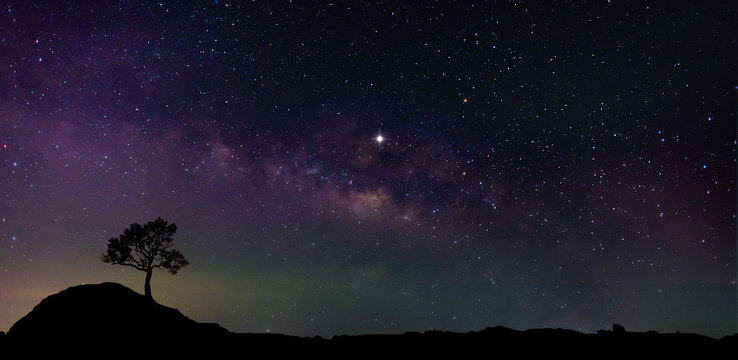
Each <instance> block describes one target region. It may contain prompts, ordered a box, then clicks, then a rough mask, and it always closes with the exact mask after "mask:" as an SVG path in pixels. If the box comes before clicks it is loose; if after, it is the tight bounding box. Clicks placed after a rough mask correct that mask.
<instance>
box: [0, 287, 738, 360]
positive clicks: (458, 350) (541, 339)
mask: <svg viewBox="0 0 738 360" xmlns="http://www.w3.org/2000/svg"><path fill="white" fill-rule="evenodd" d="M39 344H42V345H43V346H40V345H39ZM736 345H738V334H736V335H731V336H726V337H723V338H722V339H714V338H711V337H707V336H703V335H698V334H688V333H679V332H677V333H669V334H660V333H658V332H655V331H649V332H645V333H641V332H629V331H626V330H625V328H624V327H623V326H621V325H618V324H615V325H614V326H613V330H600V331H599V332H598V333H596V334H584V333H580V332H577V331H574V330H566V329H531V330H525V331H520V330H514V329H509V328H506V327H502V326H497V327H488V328H486V329H484V330H481V331H471V332H468V333H457V332H448V331H437V330H431V331H426V332H424V333H418V332H407V333H404V334H396V335H391V334H387V335H373V334H367V335H352V336H349V335H338V336H334V337H332V338H331V339H323V338H321V337H318V336H316V337H312V338H308V337H297V336H289V335H281V334H248V333H247V334H237V333H233V332H230V331H228V330H226V329H224V328H223V327H221V326H220V325H218V324H205V323H198V322H195V321H194V320H192V319H189V318H187V317H186V316H184V315H183V314H182V313H180V312H179V311H178V310H177V309H174V308H170V307H167V306H164V305H161V304H158V303H156V301H154V300H153V299H151V298H148V297H146V296H144V295H141V294H139V293H137V292H135V291H133V290H131V289H129V288H127V287H125V286H123V285H121V284H117V283H110V282H106V283H101V284H92V285H79V286H73V287H70V288H68V289H66V290H63V291H61V292H59V293H57V294H54V295H50V296H48V297H47V298H45V299H43V300H42V301H41V302H40V303H39V304H38V305H37V306H36V307H34V308H33V310H32V311H31V312H30V313H28V314H27V315H26V316H24V317H23V318H21V319H20V320H18V321H17V322H16V323H15V324H14V325H13V326H12V327H11V328H10V329H9V330H8V333H7V334H3V333H2V332H0V357H4V356H3V355H5V354H7V353H10V354H14V353H18V354H26V355H28V354H100V353H101V352H103V353H105V352H110V351H111V350H114V351H121V352H122V353H121V355H122V354H123V352H130V351H132V350H135V351H139V349H140V351H142V353H143V354H144V355H150V356H154V355H160V354H161V355H164V354H169V355H171V354H182V355H193V354H209V355H213V354H223V355H229V354H232V353H233V352H234V351H246V352H247V354H250V355H254V354H263V352H265V351H266V352H269V354H270V356H276V357H280V356H287V355H299V356H305V355H307V354H313V355H320V356H323V357H337V358H338V357H340V358H346V357H354V356H357V355H362V357H366V356H389V355H398V354H408V355H413V356H416V357H417V356H428V357H438V356H453V357H459V356H470V357H471V356H475V357H477V356H479V354H484V355H490V356H504V355H505V354H508V352H509V351H515V352H516V355H523V356H525V355H548V356H553V355H557V357H558V356H565V357H568V358H579V357H582V358H584V357H586V358H592V357H612V356H613V355H618V356H627V355H633V354H636V353H637V354H639V355H644V354H653V355H660V356H663V355H670V354H673V355H680V356H684V355H688V354H695V355H700V356H702V357H704V356H705V355H706V354H713V353H714V354H719V353H721V352H722V351H728V350H732V349H735V348H736ZM115 349H117V350H115ZM239 354H241V353H239ZM113 355H115V354H114V353H113ZM114 357H115V356H114ZM144 357H146V356H144ZM392 357H394V356H392Z"/></svg>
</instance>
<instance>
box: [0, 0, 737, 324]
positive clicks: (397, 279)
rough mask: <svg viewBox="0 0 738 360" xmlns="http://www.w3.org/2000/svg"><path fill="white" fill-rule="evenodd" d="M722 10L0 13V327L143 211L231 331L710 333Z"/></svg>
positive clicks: (91, 265) (173, 284)
mask: <svg viewBox="0 0 738 360" xmlns="http://www.w3.org/2000/svg"><path fill="white" fill-rule="evenodd" d="M735 10H736V8H735V6H734V5H731V4H729V2H725V3H713V4H710V5H700V4H695V3H692V2H685V3H684V4H682V3H681V2H679V1H675V2H668V3H657V4H649V3H643V2H635V3H631V4H623V3H622V2H620V1H613V2H612V3H611V2H610V1H597V2H594V3H591V4H590V3H587V4H566V3H564V4H560V3H555V4H554V3H551V4H543V5H541V4H533V3H528V2H523V1H519V2H507V1H500V2H489V3H471V2H460V3H456V4H447V3H436V2H428V3H427V4H426V3H423V2H419V3H417V4H408V3H405V2H382V3H378V4H373V3H367V2H335V3H327V2H299V1H298V2H277V1H274V2H248V3H245V2H244V3H242V2H227V1H215V2H203V3H199V4H194V3H189V2H180V1H167V2H147V3H142V4H138V3H131V2H114V1H105V2H102V1H100V2H98V1H95V2H80V4H77V3H76V2H73V4H66V3H62V2H59V3H56V2H52V4H46V3H39V4H34V3H32V2H28V1H11V2H10V3H9V4H6V5H4V6H3V7H2V8H1V9H0V76H1V78H2V86H1V87H0V197H1V198H2V201H1V202H0V217H1V218H2V219H1V220H0V221H1V222H0V245H2V250H1V251H0V287H1V288H2V291H0V305H1V306H0V330H7V329H8V328H9V327H10V326H11V325H12V324H13V323H14V322H15V321H16V320H18V319H19V318H20V317H22V316H23V315H24V314H26V313H27V312H29V311H30V310H31V309H32V307H33V306H34V305H36V304H37V303H38V302H39V301H40V300H41V299H43V298H44V297H45V296H47V295H49V294H52V293H54V292H57V291H59V290H62V289H64V288H66V287H68V286H72V285H76V284H80V283H96V282H102V281H116V282H121V283H123V284H125V285H127V286H130V287H131V288H133V289H135V290H137V291H140V292H142V290H143V274H142V273H140V272H136V271H134V270H132V269H129V268H123V267H119V266H118V267H116V266H110V265H108V264H104V263H102V262H101V261H100V256H101V255H102V253H103V251H104V250H105V247H106V241H107V239H109V238H110V237H112V236H117V235H118V234H120V233H121V232H122V231H123V230H124V229H125V228H126V227H127V226H128V225H129V224H131V223H133V222H138V223H145V222H147V221H150V220H153V219H155V218H156V217H162V218H164V219H166V220H167V221H170V222H174V223H176V224H177V226H178V232H177V234H176V236H175V244H177V247H179V248H180V249H181V250H182V252H183V254H184V255H185V256H186V257H187V259H188V260H189V261H190V266H188V267H187V268H185V269H183V270H182V271H181V272H180V273H179V274H177V275H175V276H171V275H169V274H167V273H165V272H159V273H155V274H154V277H153V283H152V285H153V295H154V297H155V298H156V299H157V301H159V302H160V303H163V304H166V305H168V306H172V307H176V308H179V309H180V310H181V311H182V312H183V313H185V314H186V315H188V316H190V317H192V318H193V319H195V320H197V321H204V322H218V323H220V324H221V325H223V326H224V327H226V328H228V329H229V330H232V331H238V332H264V331H271V332H280V333H287V334H295V335H323V336H331V335H334V334H343V333H350V334H359V333H400V332H405V331H423V330H428V329H433V328H435V329H442V330H455V331H469V330H479V329H482V328H484V327H486V326H495V325H504V326H509V327H514V328H519V329H524V328H541V327H564V328H571V329H576V330H581V331H588V332H593V331H596V330H598V329H601V328H610V326H611V324H612V323H620V324H623V325H624V326H625V327H626V328H627V329H632V330H649V329H654V330H658V331H677V330H678V331H689V332H699V333H704V334H707V335H711V336H722V335H726V334H729V333H733V332H735V330H736V304H737V303H738V301H737V300H736V282H735V280H736V226H735V209H736V205H735V204H736V194H735V191H736V188H735V179H736V175H735V174H736V160H735V154H736V151H735V149H736V113H735V112H736V89H737V88H738V87H737V83H736V78H737V77H736V61H735V59H736V44H735V34H738V29H736V26H735V21H734V19H735V16H736V11H735ZM380 136H381V138H380Z"/></svg>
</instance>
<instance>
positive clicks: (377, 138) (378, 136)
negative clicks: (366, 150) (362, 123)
mask: <svg viewBox="0 0 738 360" xmlns="http://www.w3.org/2000/svg"><path fill="white" fill-rule="evenodd" d="M375 140H377V143H378V144H382V141H384V137H382V135H377V137H376V138H375Z"/></svg>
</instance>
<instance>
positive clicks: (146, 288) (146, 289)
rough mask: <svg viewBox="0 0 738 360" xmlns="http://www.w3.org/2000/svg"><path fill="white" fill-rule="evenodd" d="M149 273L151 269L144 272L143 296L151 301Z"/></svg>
mask: <svg viewBox="0 0 738 360" xmlns="http://www.w3.org/2000/svg"><path fill="white" fill-rule="evenodd" d="M151 272H152V270H151V269H149V270H147V271H146V283H145V284H144V295H145V296H146V297H147V298H149V299H153V298H152V297H151Z"/></svg>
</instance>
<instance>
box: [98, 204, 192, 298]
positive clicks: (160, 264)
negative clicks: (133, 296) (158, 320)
mask: <svg viewBox="0 0 738 360" xmlns="http://www.w3.org/2000/svg"><path fill="white" fill-rule="evenodd" d="M176 231H177V225H175V224H171V225H169V224H167V222H166V221H164V220H162V219H161V218H157V219H156V220H154V221H149V222H148V223H146V225H144V226H141V225H139V224H137V223H133V224H131V226H129V227H128V229H125V230H124V231H123V234H121V235H120V236H119V237H114V238H110V240H108V251H107V253H106V254H103V256H102V261H103V262H106V263H109V264H116V265H125V266H130V267H132V268H135V269H138V270H141V271H143V272H146V283H145V285H144V291H145V295H146V296H147V297H148V298H150V299H152V297H151V273H152V271H153V270H154V269H155V268H162V269H167V270H168V271H169V273H171V274H176V273H177V271H179V269H181V268H183V267H185V266H187V265H188V264H189V262H188V261H187V260H185V258H184V255H182V253H181V252H179V250H176V249H170V248H169V245H171V243H172V241H173V240H174V239H173V238H172V236H173V235H174V233H175V232H176Z"/></svg>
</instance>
